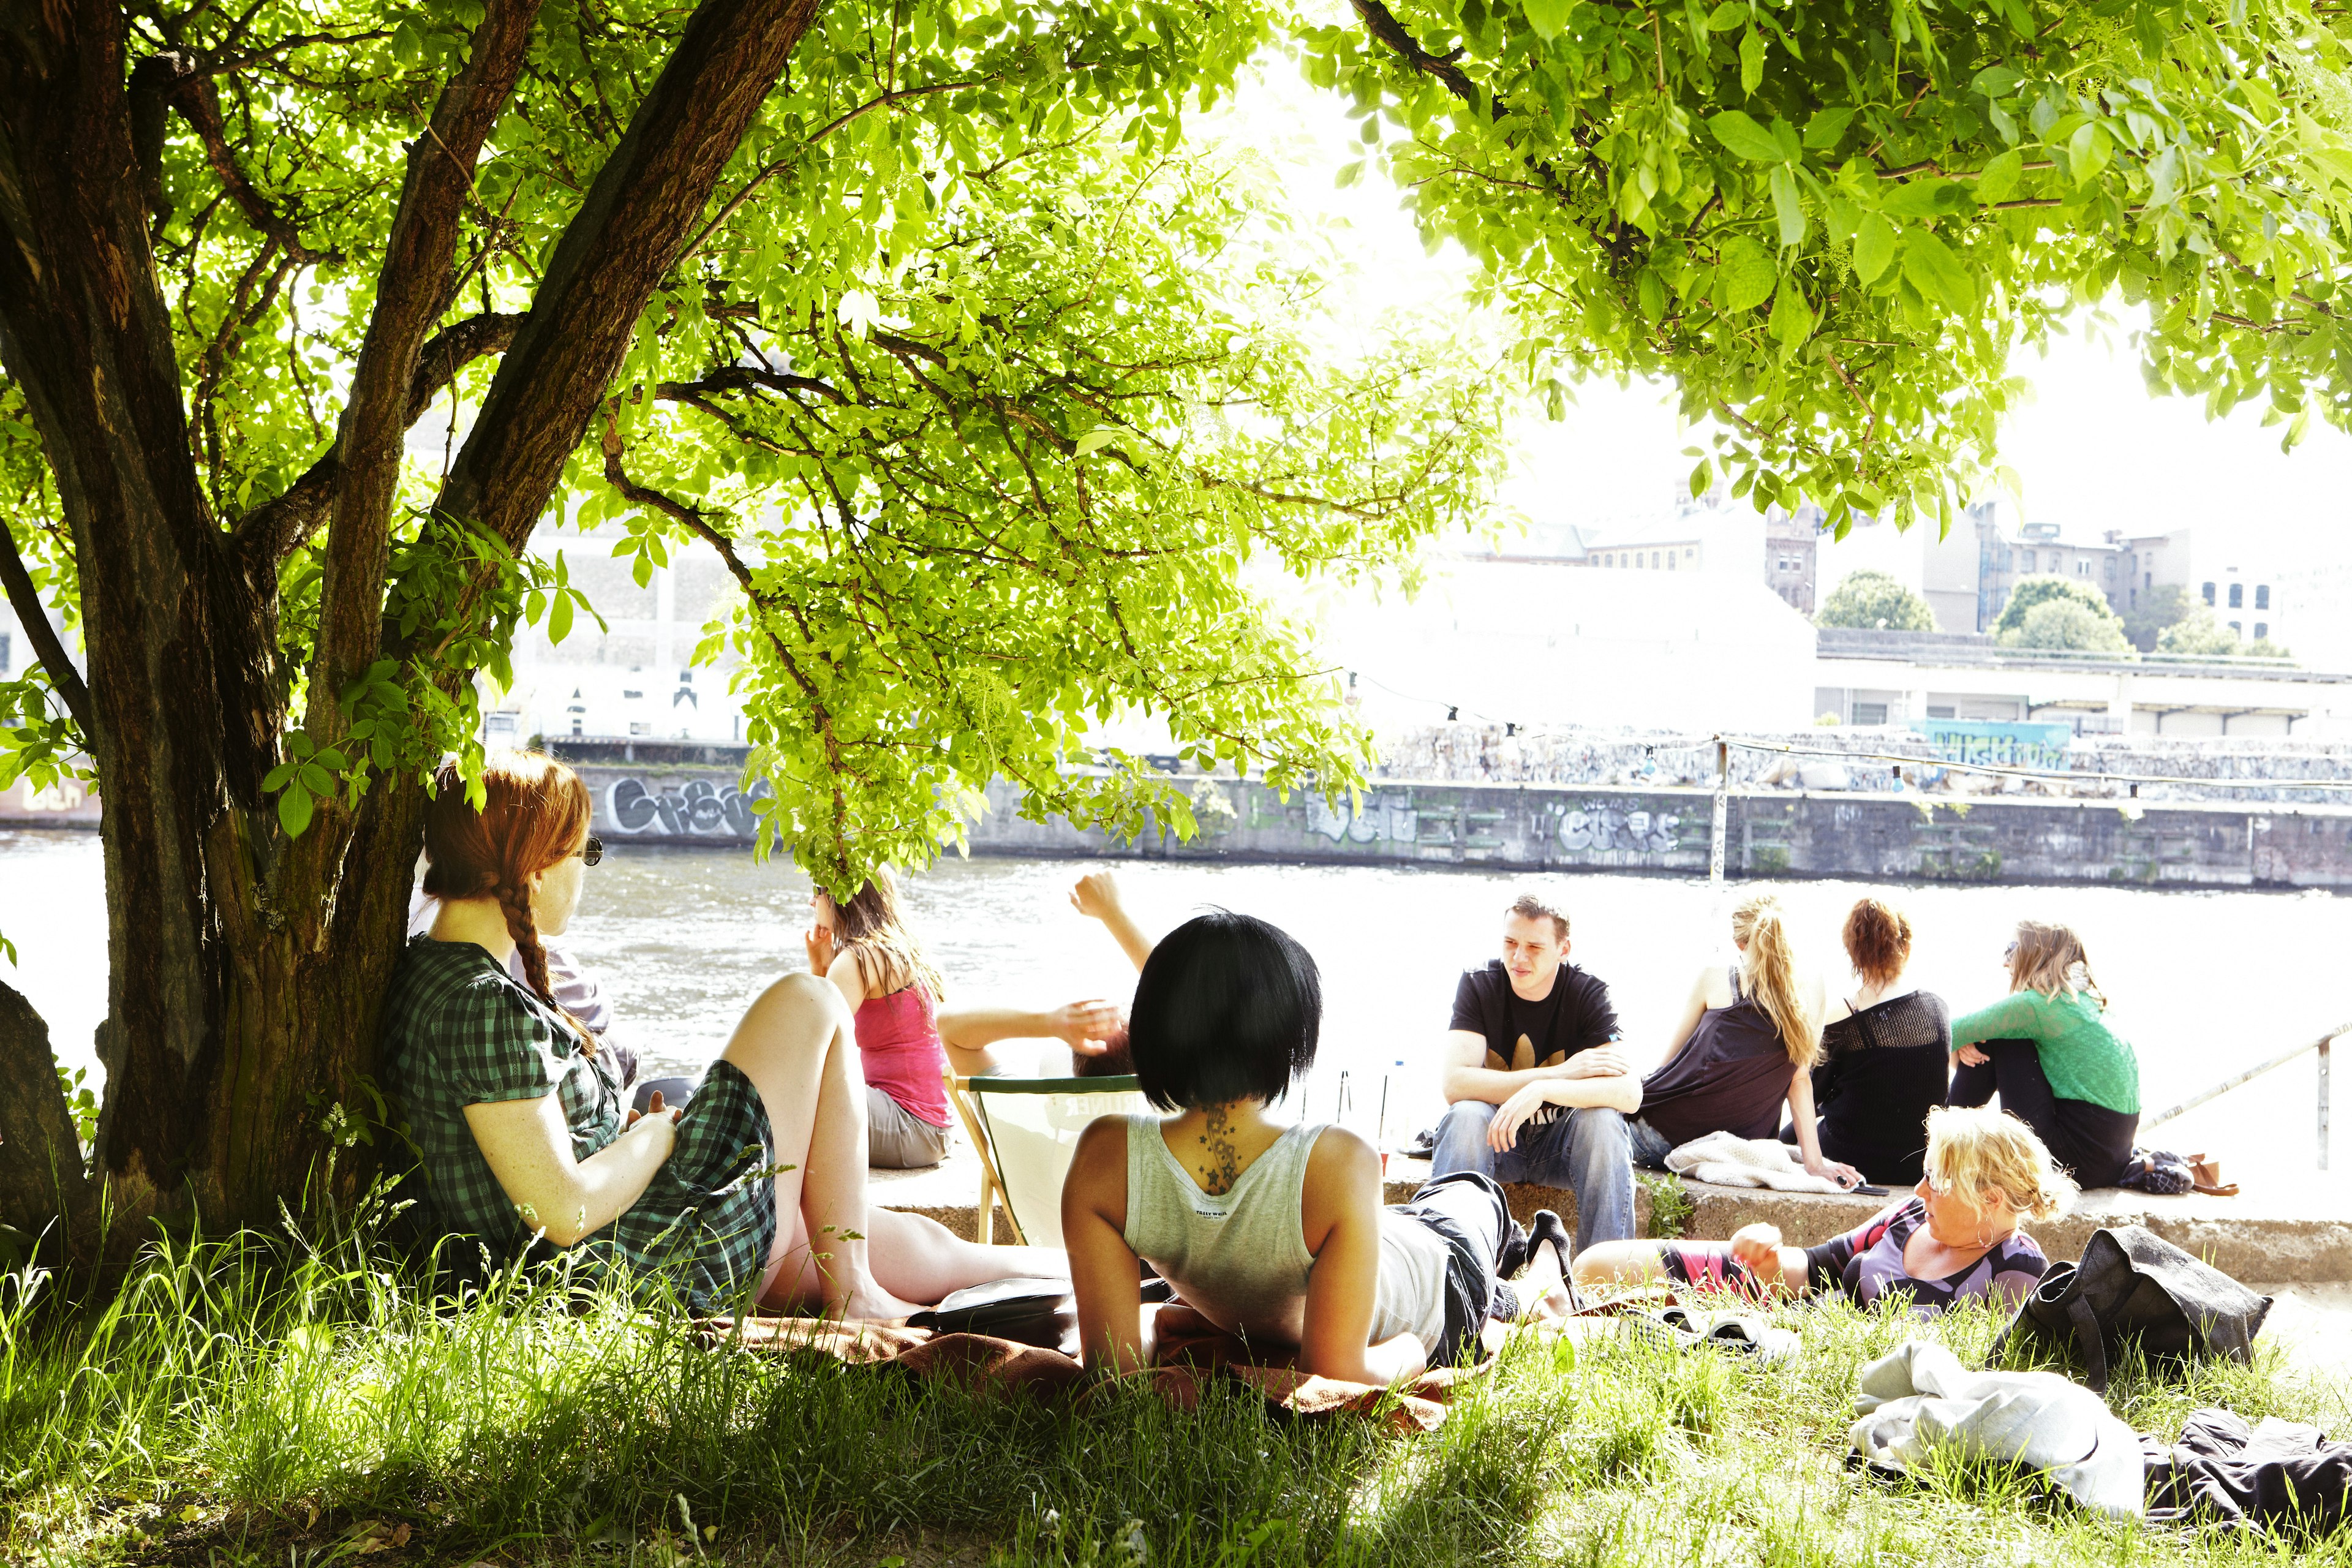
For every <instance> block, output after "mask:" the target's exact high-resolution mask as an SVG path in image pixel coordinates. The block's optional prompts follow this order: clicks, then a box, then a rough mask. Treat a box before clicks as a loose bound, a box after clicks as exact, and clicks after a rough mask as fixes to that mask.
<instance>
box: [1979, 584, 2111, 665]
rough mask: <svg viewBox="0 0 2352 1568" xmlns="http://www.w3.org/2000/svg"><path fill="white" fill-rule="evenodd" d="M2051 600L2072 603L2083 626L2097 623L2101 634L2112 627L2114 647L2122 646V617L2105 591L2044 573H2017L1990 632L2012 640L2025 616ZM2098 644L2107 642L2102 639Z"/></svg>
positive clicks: (2022, 624) (2021, 626) (2055, 623)
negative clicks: (2108, 599)
mask: <svg viewBox="0 0 2352 1568" xmlns="http://www.w3.org/2000/svg"><path fill="white" fill-rule="evenodd" d="M2051 604H2063V605H2074V607H2075V608H2076V609H2077V610H2079V611H2081V612H2082V616H2081V620H2082V624H2083V625H2084V626H2092V625H2096V626H2100V627H2101V628H2103V629H2102V632H2101V633H2100V635H2101V636H2102V637H2104V636H2105V630H2107V629H2112V631H2113V632H2114V634H2115V637H2116V641H2115V642H2114V644H2113V645H2112V646H2114V647H2122V646H2123V636H2124V630H2123V620H2122V618H2121V617H2120V616H2117V615H2116V612H2115V610H2114V609H2113V608H2112V607H2111V606H2110V605H2108V604H2107V601H2106V596H2105V595H2103V594H2101V593H2100V592H2099V591H2098V590H2097V589H2096V588H2094V587H2092V586H2091V585H2090V584H2088V583H2084V582H2078V581H2077V580H2075V579H2074V578H2072V577H2060V576H2056V575H2054V574H2047V573H2045V574H2042V575H2040V576H2034V577H2021V578H2019V579H2018V580H2017V584H2016V585H2015V586H2014V587H2012V588H2011V589H2010V591H2009V602H2008V603H2006V604H2004V605H2001V607H2000V616H1999V617H1998V618H1997V619H1995V620H1994V622H1993V624H1992V632H1993V636H1994V637H1998V638H2000V640H2001V641H2002V642H2015V641H2016V640H2017V639H2018V638H2019V637H2021V636H2022V635H2023V634H2024V630H2025V623H2026V619H2027V617H2029V616H2032V614H2033V612H2034V611H2036V610H2038V609H2040V608H2041V607H2042V605H2051ZM2058 624H2060V623H2058V622H2055V621H2053V622H2050V623H2049V625H2051V626H2056V625H2058ZM2066 624H2074V623H2071V622H2070V623H2066ZM2036 646H2040V647H2063V646H2066V645H2063V644H2056V643H2044V644H2040V645H2036ZM2100 646H2103V647H2104V646H2108V645H2106V644H2105V643H2102V644H2101V645H2100Z"/></svg>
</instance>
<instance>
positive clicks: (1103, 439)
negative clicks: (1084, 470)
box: [1077, 425, 1118, 458]
mask: <svg viewBox="0 0 2352 1568" xmlns="http://www.w3.org/2000/svg"><path fill="white" fill-rule="evenodd" d="M1116 440H1118V429H1117V428H1116V427H1114V426H1108V425H1106V426H1101V427H1100V428H1098V429H1094V430H1089V431H1087V433H1086V434H1085V435H1083V436H1081V437H1078V441H1077V453H1078V456H1079V457H1081V458H1084V457H1087V456H1089V455H1091V454H1093V453H1096V452H1099V451H1101V450H1102V449H1103V448H1104V447H1108V446H1109V445H1110V444H1111V443H1112V442H1113V441H1116Z"/></svg>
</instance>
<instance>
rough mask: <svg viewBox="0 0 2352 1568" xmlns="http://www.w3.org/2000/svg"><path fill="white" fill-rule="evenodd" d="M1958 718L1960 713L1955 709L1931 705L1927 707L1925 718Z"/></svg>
mask: <svg viewBox="0 0 2352 1568" xmlns="http://www.w3.org/2000/svg"><path fill="white" fill-rule="evenodd" d="M1959 716H1960V712H1959V710H1958V709H1957V708H1950V707H1937V706H1936V705H1935V704H1933V703H1930V704H1929V705H1928V707H1927V717H1928V718H1930V719H1957V718H1958V717H1959Z"/></svg>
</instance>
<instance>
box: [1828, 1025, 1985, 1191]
mask: <svg viewBox="0 0 2352 1568" xmlns="http://www.w3.org/2000/svg"><path fill="white" fill-rule="evenodd" d="M1951 1048H1952V1014H1951V1009H1950V1008H1948V1007H1947V1006H1945V1005H1944V999H1943V998H1942V997H1941V996H1938V995H1937V994H1935V993H1934V992H1932V991H1913V992H1910V993H1907V994H1905V995H1901V996H1890V997H1888V998H1887V999H1886V1000H1885V1001H1884V1002H1881V1003H1879V1004H1877V1005H1874V1006H1870V1007H1864V1009H1863V1010H1862V1011H1860V1012H1859V1013H1854V1014H1851V1015H1849V1016H1846V1017H1843V1018H1840V1019H1839V1020H1838V1021H1837V1022H1836V1023H1834V1024H1832V1025H1830V1026H1829V1027H1827V1028H1825V1029H1823V1030H1822V1055H1821V1059H1820V1060H1819V1061H1818V1062H1816V1063H1815V1064H1814V1067H1813V1101H1814V1104H1815V1105H1816V1106H1817V1107H1818V1108H1819V1109H1820V1110H1821V1113H1822V1120H1821V1138H1822V1152H1823V1153H1824V1154H1827V1155H1828V1156H1829V1157H1830V1158H1831V1159H1832V1160H1843V1161H1845V1162H1847V1163H1849V1164H1853V1165H1857V1166H1859V1167H1861V1169H1862V1172H1863V1173H1864V1175H1866V1176H1868V1177H1869V1178H1870V1179H1871V1180H1872V1181H1874V1182H1881V1183H1885V1184H1889V1185H1908V1184H1911V1183H1914V1182H1916V1181H1917V1180H1918V1179H1919V1173H1920V1168H1921V1165H1922V1163H1923V1161H1924V1157H1925V1155H1926V1153H1927V1111H1928V1110H1929V1108H1930V1107H1933V1106H1937V1105H1941V1104H1943V1103H1944V1091H1945V1088H1946V1086H1947V1085H1948V1083H1949V1082H1950V1079H1951V1057H1950V1052H1951Z"/></svg>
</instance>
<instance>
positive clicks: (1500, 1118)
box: [1486, 1082, 1551, 1154]
mask: <svg viewBox="0 0 2352 1568" xmlns="http://www.w3.org/2000/svg"><path fill="white" fill-rule="evenodd" d="M1550 1103H1551V1101H1550V1100H1547V1099H1545V1098H1544V1092H1543V1085H1542V1084H1541V1083H1540V1082H1537V1083H1531V1084H1528V1085H1525V1086H1524V1087H1522V1088H1521V1089H1518V1090H1517V1092H1515V1093H1514V1094H1513V1095H1512V1096H1511V1098H1510V1099H1508V1100H1505V1101H1503V1103H1502V1104H1500V1105H1498V1106H1496V1108H1495V1120H1494V1121H1489V1122H1488V1123H1486V1147H1488V1148H1489V1149H1492V1150H1493V1151H1495V1152H1496V1153H1497V1154H1507V1153H1509V1152H1511V1149H1512V1147H1513V1146H1514V1145H1515V1144H1517V1142H1518V1141H1519V1128H1520V1126H1521V1125H1522V1124H1523V1123H1525V1122H1526V1121H1527V1119H1528V1117H1530V1116H1533V1115H1534V1114H1535V1113H1536V1110H1537V1108H1538V1107H1539V1106H1545V1105H1549V1104H1550Z"/></svg>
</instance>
